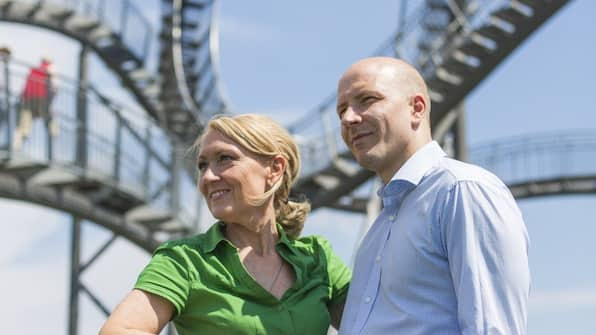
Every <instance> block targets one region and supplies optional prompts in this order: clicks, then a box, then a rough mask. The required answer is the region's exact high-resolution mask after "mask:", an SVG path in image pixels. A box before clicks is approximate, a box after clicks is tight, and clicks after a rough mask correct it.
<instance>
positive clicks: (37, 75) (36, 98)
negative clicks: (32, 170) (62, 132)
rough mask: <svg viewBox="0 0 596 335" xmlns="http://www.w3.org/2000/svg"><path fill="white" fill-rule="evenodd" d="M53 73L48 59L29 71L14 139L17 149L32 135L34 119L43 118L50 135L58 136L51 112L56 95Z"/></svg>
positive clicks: (44, 59) (22, 94)
mask: <svg viewBox="0 0 596 335" xmlns="http://www.w3.org/2000/svg"><path fill="white" fill-rule="evenodd" d="M53 73H54V71H53V66H52V62H51V61H50V60H49V59H47V58H43V59H42V60H41V63H40V64H39V66H37V67H34V68H31V71H29V75H28V76H27V80H26V82H25V87H24V88H23V92H22V93H21V108H20V113H19V120H18V126H17V129H16V131H15V138H14V147H15V148H20V146H21V144H22V142H23V140H24V139H26V138H27V137H28V136H29V134H30V133H31V129H32V125H33V119H34V118H43V119H44V121H45V123H46V126H47V129H48V131H49V132H50V134H51V135H52V136H56V135H57V133H58V127H57V125H56V123H55V122H54V120H53V119H52V113H51V110H50V105H51V103H52V98H53V97H54V95H55V94H56V86H55V84H54V75H53Z"/></svg>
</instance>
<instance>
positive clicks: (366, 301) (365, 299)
mask: <svg viewBox="0 0 596 335" xmlns="http://www.w3.org/2000/svg"><path fill="white" fill-rule="evenodd" d="M371 301H372V299H371V297H366V298H364V302H365V303H367V304H370V302H371Z"/></svg>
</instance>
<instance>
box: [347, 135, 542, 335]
mask: <svg viewBox="0 0 596 335" xmlns="http://www.w3.org/2000/svg"><path fill="white" fill-rule="evenodd" d="M378 194H379V196H380V197H382V199H383V209H382V211H381V213H380V215H379V217H378V218H377V219H376V221H375V222H374V223H373V225H372V226H371V228H370V230H369V231H368V233H367V234H366V236H365V237H364V239H363V241H362V243H361V244H360V247H359V249H358V252H357V254H356V259H355V263H354V274H353V278H352V283H351V284H350V289H349V293H348V298H347V302H346V308H345V311H344V314H343V318H342V322H341V329H340V331H339V334H340V335H353V334H354V335H355V334H370V335H383V334H392V335H393V334H397V335H400V334H404V335H438V334H441V335H451V334H458V335H459V334H503V335H516V334H525V333H526V318H527V312H526V307H527V301H528V294H529V290H530V272H529V267H528V244H529V241H528V233H527V230H526V227H525V225H524V222H523V219H522V215H521V212H520V210H519V208H518V207H517V205H516V203H515V200H514V199H513V197H512V196H511V193H510V192H509V190H508V188H507V187H506V186H505V185H504V184H503V183H502V182H501V181H500V180H499V179H498V178H497V177H496V176H494V175H493V174H491V173H490V172H488V171H486V170H483V169H482V168H480V167H477V166H474V165H470V164H466V163H463V162H460V161H457V160H454V159H450V158H448V157H447V156H446V155H445V153H444V152H443V150H442V149H441V148H440V147H439V145H438V144H437V143H436V142H431V143H429V144H427V145H425V146H424V147H423V148H421V149H420V150H418V152H416V153H415V154H414V155H413V156H412V157H411V158H410V159H409V160H408V161H407V162H406V163H405V164H404V165H403V166H402V167H401V168H400V169H399V171H397V173H396V174H395V175H394V176H393V178H392V179H391V181H390V182H389V183H388V184H387V185H384V186H383V187H381V189H380V190H379V192H378Z"/></svg>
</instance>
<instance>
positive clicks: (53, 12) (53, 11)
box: [42, 1, 75, 22]
mask: <svg viewBox="0 0 596 335" xmlns="http://www.w3.org/2000/svg"><path fill="white" fill-rule="evenodd" d="M42 8H43V12H44V13H46V14H47V15H48V16H50V17H52V18H53V19H54V20H57V21H60V22H64V21H65V20H66V19H68V18H69V17H71V16H72V15H73V14H74V13H75V11H74V9H72V8H67V7H63V6H59V5H55V4H52V3H48V2H45V1H44V3H43V5H42Z"/></svg>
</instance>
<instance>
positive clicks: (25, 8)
mask: <svg viewBox="0 0 596 335" xmlns="http://www.w3.org/2000/svg"><path fill="white" fill-rule="evenodd" d="M9 5H10V6H9V7H8V11H9V12H10V16H13V17H19V18H28V17H30V16H31V15H33V14H34V13H35V11H36V10H37V9H38V8H39V5H38V4H37V3H33V2H15V1H13V2H11V3H10V4H9Z"/></svg>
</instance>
